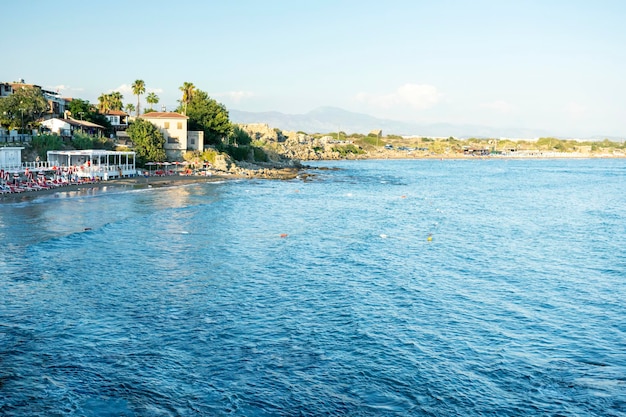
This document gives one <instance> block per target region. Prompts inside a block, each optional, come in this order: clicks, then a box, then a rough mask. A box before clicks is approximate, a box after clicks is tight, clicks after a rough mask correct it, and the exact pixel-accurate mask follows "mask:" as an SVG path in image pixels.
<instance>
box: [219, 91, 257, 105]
mask: <svg viewBox="0 0 626 417" xmlns="http://www.w3.org/2000/svg"><path fill="white" fill-rule="evenodd" d="M215 97H220V98H228V99H230V100H232V101H233V102H235V103H239V102H240V101H242V100H245V99H248V98H251V97H254V93H252V92H251V91H227V92H224V93H215Z"/></svg>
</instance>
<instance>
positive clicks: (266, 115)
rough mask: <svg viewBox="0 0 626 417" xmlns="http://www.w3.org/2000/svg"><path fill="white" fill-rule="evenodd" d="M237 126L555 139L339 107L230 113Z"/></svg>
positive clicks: (522, 130) (542, 133)
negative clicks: (301, 111)
mask: <svg viewBox="0 0 626 417" xmlns="http://www.w3.org/2000/svg"><path fill="white" fill-rule="evenodd" d="M229 114H230V119H231V120H232V121H233V122H234V123H245V124H249V123H266V124H268V125H270V126H272V127H276V128H279V129H281V130H284V131H296V132H297V131H302V132H306V133H328V132H337V131H342V132H346V133H361V134H367V133H369V132H371V131H372V130H377V129H382V130H383V132H384V134H386V135H389V134H391V135H402V136H417V135H419V136H424V137H427V136H430V137H449V136H454V137H456V138H470V137H476V138H494V137H495V138H499V137H507V138H538V137H542V136H555V135H554V134H553V133H552V132H547V131H543V130H539V129H525V128H493V127H489V126H480V125H469V124H468V125H458V124H451V123H431V124H419V123H410V122H403V121H398V120H390V119H380V118H376V117H373V116H370V115H367V114H363V113H354V112H350V111H347V110H344V109H340V108H337V107H319V108H317V109H314V110H311V111H310V112H308V113H305V114H286V113H281V112H276V111H270V112H247V111H241V110H229Z"/></svg>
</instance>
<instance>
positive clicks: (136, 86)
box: [132, 80, 146, 116]
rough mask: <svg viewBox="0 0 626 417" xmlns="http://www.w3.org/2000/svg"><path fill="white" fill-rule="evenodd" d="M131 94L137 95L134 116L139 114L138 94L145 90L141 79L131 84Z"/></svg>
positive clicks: (144, 84)
mask: <svg viewBox="0 0 626 417" xmlns="http://www.w3.org/2000/svg"><path fill="white" fill-rule="evenodd" d="M132 88H133V94H134V95H136V96H137V108H136V109H135V112H136V113H135V116H139V110H140V103H139V96H141V95H142V94H143V93H145V92H146V83H145V82H144V81H143V80H135V82H134V83H133V85H132Z"/></svg>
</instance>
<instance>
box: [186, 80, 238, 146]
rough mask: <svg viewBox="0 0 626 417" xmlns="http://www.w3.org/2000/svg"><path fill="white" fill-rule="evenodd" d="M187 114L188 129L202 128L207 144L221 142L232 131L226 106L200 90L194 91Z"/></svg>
mask: <svg viewBox="0 0 626 417" xmlns="http://www.w3.org/2000/svg"><path fill="white" fill-rule="evenodd" d="M181 107H182V105H181ZM180 110H181V108H180V107H179V109H178V110H177V111H179V112H180ZM187 116H188V117H189V130H202V131H203V132H204V141H205V143H207V144H213V145H219V144H221V143H222V139H223V138H225V137H228V135H229V134H230V132H231V131H232V125H231V123H230V120H229V119H228V110H226V107H224V105H223V104H221V103H218V102H217V101H215V100H214V99H212V98H211V97H209V95H208V94H207V93H206V92H204V91H202V90H196V91H194V94H193V97H192V98H191V100H190V101H189V105H188V108H187Z"/></svg>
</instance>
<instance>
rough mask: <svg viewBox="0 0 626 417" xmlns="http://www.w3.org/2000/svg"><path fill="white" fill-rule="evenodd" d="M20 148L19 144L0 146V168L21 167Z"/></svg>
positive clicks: (11, 169) (14, 169)
mask: <svg viewBox="0 0 626 417" xmlns="http://www.w3.org/2000/svg"><path fill="white" fill-rule="evenodd" d="M22 149H24V148H23V147H20V146H4V147H0V169H3V170H5V171H18V170H21V169H22Z"/></svg>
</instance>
